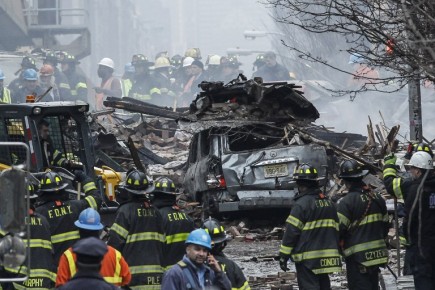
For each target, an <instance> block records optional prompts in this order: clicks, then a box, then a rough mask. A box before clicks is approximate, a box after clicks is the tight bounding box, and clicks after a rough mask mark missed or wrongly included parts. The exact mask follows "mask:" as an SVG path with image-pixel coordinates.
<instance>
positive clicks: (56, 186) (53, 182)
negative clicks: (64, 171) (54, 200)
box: [39, 171, 68, 193]
mask: <svg viewBox="0 0 435 290" xmlns="http://www.w3.org/2000/svg"><path fill="white" fill-rule="evenodd" d="M67 186H68V184H67V183H65V182H63V181H62V178H61V177H60V176H59V175H58V174H57V173H56V172H53V171H49V172H46V173H45V174H44V175H43V176H42V178H41V181H40V182H39V191H40V192H43V193H44V192H48V193H57V192H59V191H60V190H62V189H64V188H65V187H67Z"/></svg>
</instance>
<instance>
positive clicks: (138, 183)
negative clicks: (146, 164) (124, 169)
mask: <svg viewBox="0 0 435 290" xmlns="http://www.w3.org/2000/svg"><path fill="white" fill-rule="evenodd" d="M125 190H126V191H128V192H130V193H132V194H145V193H149V192H151V191H153V190H154V185H153V184H152V182H151V181H150V180H149V179H148V177H147V176H146V175H145V173H143V172H141V171H139V170H137V169H135V170H133V171H131V172H130V173H129V174H128V175H127V178H126V181H125Z"/></svg>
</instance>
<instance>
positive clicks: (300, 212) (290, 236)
mask: <svg viewBox="0 0 435 290" xmlns="http://www.w3.org/2000/svg"><path fill="white" fill-rule="evenodd" d="M338 225H339V224H338V217H337V211H336V209H335V207H334V205H333V204H332V202H331V201H330V200H329V199H328V198H326V197H325V196H324V195H323V194H322V192H321V191H320V190H318V189H315V190H313V191H311V192H309V193H306V194H303V195H301V196H297V197H296V198H295V204H294V205H293V207H292V210H291V212H290V215H289V217H288V218H287V221H286V230H285V233H284V237H283V239H282V244H281V248H280V255H281V256H290V258H291V259H292V261H293V262H295V263H301V264H303V265H304V266H305V267H307V268H308V269H310V270H311V271H313V273H314V274H328V273H333V272H338V271H341V258H340V254H339V251H338Z"/></svg>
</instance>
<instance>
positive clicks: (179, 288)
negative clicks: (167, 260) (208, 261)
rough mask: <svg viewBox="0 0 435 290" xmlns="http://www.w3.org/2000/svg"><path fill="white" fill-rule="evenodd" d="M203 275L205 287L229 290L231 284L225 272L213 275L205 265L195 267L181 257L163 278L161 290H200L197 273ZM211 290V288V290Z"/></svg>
mask: <svg viewBox="0 0 435 290" xmlns="http://www.w3.org/2000/svg"><path fill="white" fill-rule="evenodd" d="M199 271H201V272H203V273H204V280H205V285H204V286H205V287H207V286H216V287H217V289H221V290H230V289H231V282H230V281H229V280H228V277H227V275H226V274H225V272H223V271H222V272H220V273H215V272H214V271H213V270H212V269H210V268H209V267H208V266H206V265H202V266H201V267H197V266H195V265H194V264H193V263H192V262H191V261H190V260H189V258H187V257H186V256H184V257H183V259H182V260H181V261H179V262H178V263H177V264H175V265H174V266H173V267H172V268H171V269H169V270H168V271H166V272H165V275H164V276H163V283H162V290H201V289H204V288H203V287H201V285H200V283H199V279H198V272H199ZM212 289H213V288H212Z"/></svg>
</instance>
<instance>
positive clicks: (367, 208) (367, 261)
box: [338, 185, 389, 267]
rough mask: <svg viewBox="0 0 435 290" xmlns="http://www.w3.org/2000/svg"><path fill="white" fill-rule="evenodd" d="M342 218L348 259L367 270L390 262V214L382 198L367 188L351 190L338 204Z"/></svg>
mask: <svg viewBox="0 0 435 290" xmlns="http://www.w3.org/2000/svg"><path fill="white" fill-rule="evenodd" d="M338 217H339V219H340V237H341V239H342V240H343V241H344V248H343V253H344V256H345V257H352V258H353V259H354V260H355V261H356V262H358V263H360V264H362V265H364V266H366V267H369V266H377V265H385V264H386V263H387V262H388V250H387V247H386V244H385V239H386V237H387V234H388V229H389V226H388V213H387V207H386V205H385V200H384V199H383V198H382V196H381V195H379V194H377V193H373V192H371V191H370V189H368V188H365V187H364V186H363V185H361V186H355V187H352V188H350V189H349V193H348V194H347V195H346V196H345V197H343V198H342V199H340V201H339V203H338Z"/></svg>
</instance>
